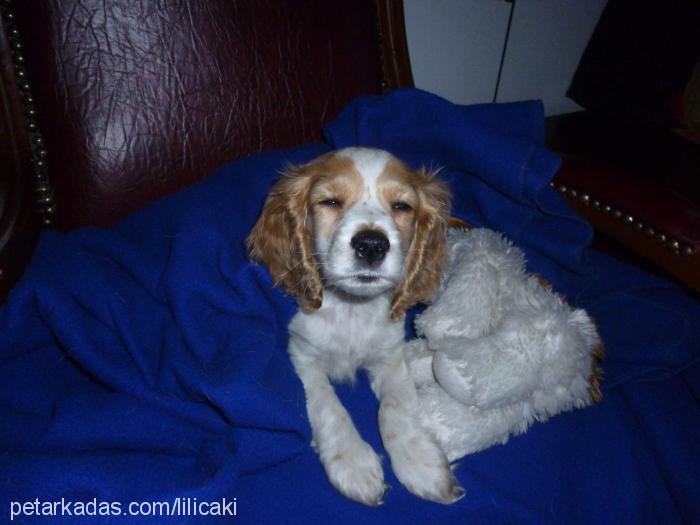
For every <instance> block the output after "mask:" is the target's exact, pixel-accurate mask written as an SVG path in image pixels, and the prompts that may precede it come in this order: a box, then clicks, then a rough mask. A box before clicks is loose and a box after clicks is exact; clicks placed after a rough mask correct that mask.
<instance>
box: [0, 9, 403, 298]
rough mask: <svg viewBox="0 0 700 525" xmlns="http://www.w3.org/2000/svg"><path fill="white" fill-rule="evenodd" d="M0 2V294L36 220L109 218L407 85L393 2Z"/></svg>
mask: <svg viewBox="0 0 700 525" xmlns="http://www.w3.org/2000/svg"><path fill="white" fill-rule="evenodd" d="M0 6H2V7H1V9H2V16H3V24H2V26H1V27H0V78H1V84H0V86H1V87H0V89H1V91H0V95H1V96H2V114H1V115H0V117H1V118H0V144H1V146H0V147H1V148H2V149H0V155H1V157H0V163H1V164H0V165H1V166H2V175H1V176H0V203H1V204H0V216H1V217H2V219H0V228H1V229H0V250H1V252H0V269H2V271H3V274H2V275H0V298H2V296H3V295H4V294H5V293H6V292H7V290H8V288H9V287H10V286H11V284H12V282H13V281H14V280H15V279H16V277H17V275H18V274H19V273H20V272H21V268H22V266H23V264H24V263H25V262H26V260H27V259H28V257H29V254H30V253H31V247H32V246H33V244H34V241H35V239H36V236H37V235H36V232H37V231H38V228H39V226H43V227H47V226H48V227H53V228H57V229H60V230H67V229H71V228H75V227H78V226H85V225H99V226H105V225H109V224H112V223H114V222H115V221H116V220H118V219H119V218H121V217H123V216H124V215H125V214H127V213H128V212H130V211H131V210H134V209H136V208H138V207H141V206H143V205H145V204H146V203H148V202H150V201H152V200H153V199H156V198H158V197H160V196H162V195H165V194H168V193H170V192H173V191H176V190H178V189H180V188H182V187H184V186H187V185H189V184H192V183H194V182H196V181H198V180H201V179H202V178H203V177H205V176H206V175H207V174H209V173H210V172H211V171H212V170H214V169H216V168H217V167H218V166H220V165H222V164H224V163H226V162H229V161H231V160H233V159H236V158H239V157H241V156H245V155H250V154H254V153H257V152H259V151H261V150H263V149H268V148H280V147H286V146H292V145H295V144H299V143H302V142H308V141H314V140H320V129H321V126H322V125H323V124H324V123H325V122H327V121H328V120H330V119H332V118H333V117H334V116H335V115H336V113H337V112H338V111H339V110H340V109H341V108H342V107H343V106H344V105H345V104H347V103H348V102H349V101H350V100H352V99H353V98H355V97H357V96H359V95H368V94H380V93H381V92H382V91H384V90H388V89H393V88H397V87H400V86H410V85H411V84H412V79H411V74H410V67H409V62H408V54H407V49H406V42H405V35H404V23H403V11H402V8H403V6H402V2H401V1H397V0H379V1H371V0H361V1H354V2H346V1H344V0H304V1H303V2H302V1H290V2H287V1H285V2H281V1H278V0H255V1H252V0H251V1H244V2H230V1H228V0H211V1H207V2H199V1H192V0H189V1H182V2H165V3H163V2H152V1H150V0H138V1H132V0H128V1H127V0H99V1H98V0H47V1H45V2H20V1H15V2H13V1H12V0H2V2H0Z"/></svg>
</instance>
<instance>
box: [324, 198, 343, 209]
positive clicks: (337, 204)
mask: <svg viewBox="0 0 700 525" xmlns="http://www.w3.org/2000/svg"><path fill="white" fill-rule="evenodd" d="M319 204H320V205H321V206H328V207H329V208H342V207H343V202H342V201H341V200H340V199H324V200H322V201H321V202H319Z"/></svg>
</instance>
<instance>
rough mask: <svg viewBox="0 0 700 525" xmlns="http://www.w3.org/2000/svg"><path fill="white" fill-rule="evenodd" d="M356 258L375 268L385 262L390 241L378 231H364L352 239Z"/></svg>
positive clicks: (351, 242) (351, 243)
mask: <svg viewBox="0 0 700 525" xmlns="http://www.w3.org/2000/svg"><path fill="white" fill-rule="evenodd" d="M350 246H352V249H353V250H355V257H357V258H358V259H360V260H361V261H363V262H365V263H366V264H367V265H368V266H375V265H377V264H379V263H380V262H382V261H383V260H384V257H385V256H386V252H388V251H389V239H388V238H387V236H386V235H384V234H383V233H382V232H379V231H377V230H362V231H361V232H359V233H356V234H355V235H354V236H353V238H352V239H350Z"/></svg>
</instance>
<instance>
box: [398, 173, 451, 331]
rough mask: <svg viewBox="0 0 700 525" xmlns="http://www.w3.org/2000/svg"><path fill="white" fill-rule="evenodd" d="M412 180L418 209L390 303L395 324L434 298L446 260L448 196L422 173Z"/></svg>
mask: <svg viewBox="0 0 700 525" xmlns="http://www.w3.org/2000/svg"><path fill="white" fill-rule="evenodd" d="M415 180H416V183H415V190H416V192H417V194H418V200H419V206H418V209H417V210H416V225H415V229H414V234H413V240H412V241H411V245H410V247H409V250H408V254H407V257H406V270H405V275H404V279H403V281H402V282H401V284H399V286H398V288H397V289H396V292H394V297H393V298H392V301H391V318H392V319H394V320H400V319H402V318H403V317H404V315H405V313H406V310H407V309H409V308H410V307H411V306H413V305H414V304H416V303H418V302H421V301H427V300H429V299H431V298H432V297H433V295H434V294H435V292H436V291H437V288H438V286H439V285H440V280H441V279H442V269H443V266H444V263H445V260H446V259H447V240H446V235H447V228H448V224H449V219H450V192H449V190H448V189H447V186H445V184H443V183H442V182H441V181H439V180H438V179H436V178H435V177H434V175H433V174H431V173H426V172H425V171H423V170H421V171H419V172H418V173H417V174H416V179H415Z"/></svg>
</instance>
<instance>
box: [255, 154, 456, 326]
mask: <svg viewBox="0 0 700 525" xmlns="http://www.w3.org/2000/svg"><path fill="white" fill-rule="evenodd" d="M449 200H450V199H449V192H448V190H447V188H446V187H445V185H444V184H443V183H441V182H440V181H439V180H437V179H436V178H435V177H433V176H432V174H429V173H426V172H425V171H423V170H420V171H413V170H411V169H409V168H408V167H407V166H406V165H405V164H404V163H402V162H401V161H400V160H398V159H396V158H395V157H393V156H392V155H391V154H389V153H387V152H385V151H382V150H377V149H370V148H346V149H341V150H338V151H334V152H331V153H328V154H326V155H323V156H321V157H319V158H317V159H315V160H313V161H311V162H310V163H308V164H305V165H303V166H297V167H293V168H290V169H289V170H287V172H286V173H285V174H284V175H283V177H282V178H281V179H280V180H279V181H278V182H277V184H275V186H274V187H273V188H272V190H271V192H270V194H269V196H268V197H267V200H266V201H265V205H264V207H263V211H262V214H261V216H260V218H259V219H258V222H257V223H256V224H255V226H254V228H253V231H252V232H251V234H250V236H249V237H248V239H247V245H248V250H249V252H250V256H251V258H252V259H254V260H257V261H260V262H262V263H264V264H265V265H266V266H267V267H268V269H269V270H270V273H271V274H272V276H273V278H274V279H275V282H276V283H277V284H281V285H283V286H284V287H285V288H286V289H287V290H288V291H289V292H290V293H292V294H294V295H296V296H297V298H298V302H299V306H300V307H301V308H302V309H304V310H306V311H312V310H315V309H318V308H319V307H320V306H321V303H322V300H323V287H324V286H330V287H335V288H336V289H339V290H342V291H343V292H345V293H346V294H349V295H352V296H359V297H373V296H376V295H379V294H382V293H388V292H393V298H392V302H391V317H392V318H393V319H401V318H402V317H403V315H404V313H405V311H406V309H407V308H409V307H411V306H412V305H413V304H415V303H416V302H419V301H425V300H427V299H429V298H430V297H431V296H432V295H433V293H434V291H435V289H436V288H437V286H438V285H439V283H440V278H441V271H442V265H443V263H444V261H445V258H446V246H445V235H446V231H447V224H448V219H449V212H450V209H449V208H450V202H449Z"/></svg>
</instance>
